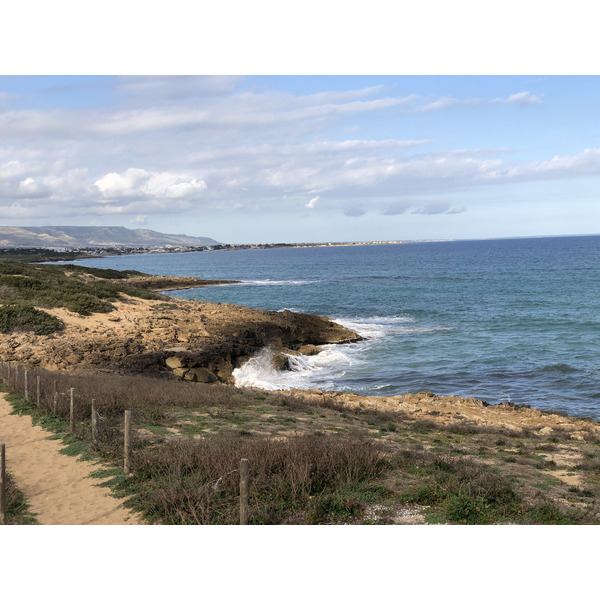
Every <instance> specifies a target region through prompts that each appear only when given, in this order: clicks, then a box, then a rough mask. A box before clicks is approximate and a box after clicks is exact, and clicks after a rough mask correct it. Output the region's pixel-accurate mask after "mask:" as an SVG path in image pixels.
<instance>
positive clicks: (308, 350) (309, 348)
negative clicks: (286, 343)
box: [298, 344, 323, 356]
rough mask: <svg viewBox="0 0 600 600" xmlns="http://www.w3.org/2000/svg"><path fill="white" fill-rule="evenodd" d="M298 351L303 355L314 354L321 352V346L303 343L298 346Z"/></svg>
mask: <svg viewBox="0 0 600 600" xmlns="http://www.w3.org/2000/svg"><path fill="white" fill-rule="evenodd" d="M298 352H300V354H304V356H315V355H316V354H319V353H320V352H323V348H319V347H318V346H315V345H314V344H304V345H302V346H300V348H298Z"/></svg>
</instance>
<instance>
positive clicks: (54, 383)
mask: <svg viewBox="0 0 600 600" xmlns="http://www.w3.org/2000/svg"><path fill="white" fill-rule="evenodd" d="M52 383H53V389H54V414H55V415H57V414H58V391H57V390H56V380H54V381H53V382H52Z"/></svg>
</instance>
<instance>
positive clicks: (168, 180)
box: [94, 168, 206, 202]
mask: <svg viewBox="0 0 600 600" xmlns="http://www.w3.org/2000/svg"><path fill="white" fill-rule="evenodd" d="M94 185H95V186H96V187H97V188H98V189H99V190H100V193H101V194H102V196H103V197H104V198H105V199H106V200H107V201H108V202H114V201H115V200H117V199H119V198H130V197H140V196H151V197H155V198H164V199H167V198H185V197H187V196H190V195H192V194H195V193H198V192H203V191H204V190H205V189H206V183H205V182H204V181H202V180H200V179H197V178H196V177H193V176H188V175H178V174H174V173H150V172H148V171H146V170H145V169H136V168H130V169H127V170H126V171H125V172H124V173H123V174H121V173H107V174H106V175H104V177H101V178H100V179H98V180H96V181H95V182H94Z"/></svg>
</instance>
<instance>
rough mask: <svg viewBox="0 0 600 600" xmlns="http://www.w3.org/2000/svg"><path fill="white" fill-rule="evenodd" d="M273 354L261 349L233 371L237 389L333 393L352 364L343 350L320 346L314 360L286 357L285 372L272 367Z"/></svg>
mask: <svg viewBox="0 0 600 600" xmlns="http://www.w3.org/2000/svg"><path fill="white" fill-rule="evenodd" d="M273 354H274V352H273V350H272V349H271V348H263V349H262V350H261V351H260V352H258V353H257V354H255V355H254V356H253V357H252V358H251V359H249V360H248V361H247V362H246V363H245V364H244V365H242V366H241V367H239V368H237V369H235V370H234V371H233V377H234V379H235V385H236V386H237V387H257V388H261V389H264V390H289V389H294V388H295V389H309V388H313V387H319V388H321V389H333V388H334V387H335V381H336V380H339V379H340V378H342V377H343V376H344V375H345V373H346V370H347V368H348V367H350V366H351V365H352V364H353V363H355V362H356V359H355V358H353V357H351V356H350V355H349V354H348V353H347V352H346V351H345V350H344V349H340V347H338V346H335V345H326V346H323V350H322V352H320V353H319V354H316V355H314V356H304V355H299V356H293V355H291V354H288V367H289V370H286V371H280V370H277V369H275V367H274V366H273V360H272V359H273Z"/></svg>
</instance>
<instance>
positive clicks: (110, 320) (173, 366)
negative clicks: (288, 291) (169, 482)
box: [0, 297, 361, 382]
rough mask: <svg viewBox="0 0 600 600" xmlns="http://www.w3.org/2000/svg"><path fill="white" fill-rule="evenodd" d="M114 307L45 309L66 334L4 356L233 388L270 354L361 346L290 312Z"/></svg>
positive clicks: (177, 304)
mask: <svg viewBox="0 0 600 600" xmlns="http://www.w3.org/2000/svg"><path fill="white" fill-rule="evenodd" d="M113 306H114V307H115V310H113V311H112V312H110V313H107V314H98V313H95V314H92V315H89V316H83V315H79V314H76V313H73V312H70V311H68V310H67V309H65V308H51V309H44V310H45V312H48V313H50V314H52V315H54V316H56V317H58V318H59V319H61V320H62V321H63V322H64V323H65V328H64V330H62V331H59V332H56V333H54V334H52V335H49V336H43V335H42V336H39V335H35V334H34V333H32V332H13V333H11V334H5V335H2V336H0V357H1V358H3V359H4V360H6V361H16V362H19V363H22V364H24V365H28V366H29V367H32V368H33V367H42V368H45V369H57V370H67V371H74V370H82V369H90V368H93V369H107V370H117V371H121V372H154V373H156V372H160V373H165V374H172V375H174V376H177V377H181V378H184V379H188V380H191V381H201V382H213V381H222V382H231V381H232V380H233V379H232V371H233V370H234V369H235V368H236V367H239V366H241V365H242V364H243V363H244V362H245V361H246V360H248V359H249V358H250V357H251V356H252V355H254V354H255V353H256V352H257V351H258V350H260V349H261V348H264V347H273V348H274V349H275V350H276V351H277V350H280V351H284V350H285V351H298V350H303V346H306V345H309V346H318V345H321V344H330V343H350V342H355V341H359V340H360V339H361V338H360V336H358V334H356V333H355V332H353V331H350V330H348V329H346V328H345V327H342V326H341V325H339V324H337V323H335V322H333V321H331V320H330V319H328V318H326V317H319V316H315V315H306V314H300V313H293V312H291V311H288V310H285V311H282V312H277V311H262V310H257V309H251V308H246V307H243V306H236V305H232V304H215V303H208V302H197V301H194V300H182V299H177V298H172V299H171V298H169V299H168V300H166V299H163V300H149V299H141V298H133V297H124V298H123V299H122V300H120V301H116V302H113ZM307 351H314V350H313V349H312V348H310V349H309V350H307ZM275 355H277V353H275ZM279 366H281V364H280V365H279Z"/></svg>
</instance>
